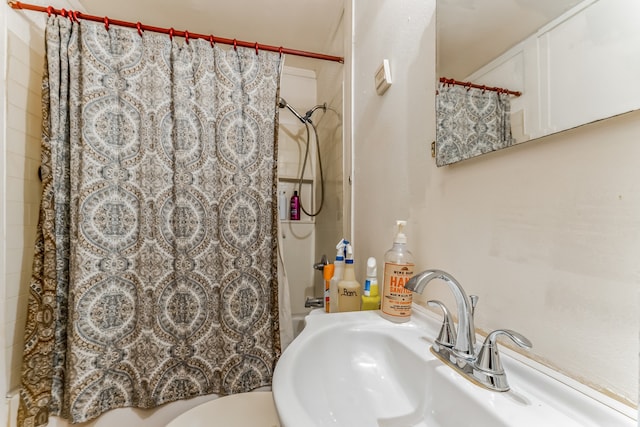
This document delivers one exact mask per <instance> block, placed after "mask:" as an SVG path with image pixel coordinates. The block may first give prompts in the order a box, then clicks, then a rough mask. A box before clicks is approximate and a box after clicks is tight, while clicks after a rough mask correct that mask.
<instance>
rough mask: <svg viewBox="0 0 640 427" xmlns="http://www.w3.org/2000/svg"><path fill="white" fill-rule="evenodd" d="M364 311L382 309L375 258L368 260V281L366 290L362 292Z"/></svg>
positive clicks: (365, 283)
mask: <svg viewBox="0 0 640 427" xmlns="http://www.w3.org/2000/svg"><path fill="white" fill-rule="evenodd" d="M362 309H363V310H378V309H380V293H379V292H378V268H377V266H376V259H375V258H374V257H369V259H368V260H367V279H366V280H365V281H364V289H363V291H362Z"/></svg>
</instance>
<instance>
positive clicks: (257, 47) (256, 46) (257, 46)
mask: <svg viewBox="0 0 640 427" xmlns="http://www.w3.org/2000/svg"><path fill="white" fill-rule="evenodd" d="M255 48H256V55H257V54H258V50H259V49H260V45H258V42H256V45H255Z"/></svg>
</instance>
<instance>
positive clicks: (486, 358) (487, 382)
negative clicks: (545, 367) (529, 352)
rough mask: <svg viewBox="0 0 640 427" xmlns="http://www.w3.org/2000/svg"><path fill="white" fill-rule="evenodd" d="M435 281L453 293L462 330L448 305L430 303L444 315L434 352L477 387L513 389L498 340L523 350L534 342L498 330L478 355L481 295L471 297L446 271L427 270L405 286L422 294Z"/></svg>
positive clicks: (496, 389) (433, 348)
mask: <svg viewBox="0 0 640 427" xmlns="http://www.w3.org/2000/svg"><path fill="white" fill-rule="evenodd" d="M433 279H441V280H444V281H445V282H446V283H447V285H448V286H449V289H451V292H453V296H454V297H455V300H456V305H457V309H458V328H457V329H458V330H457V332H456V330H455V328H454V327H453V326H452V325H451V323H452V321H451V317H450V315H449V312H448V310H447V308H446V307H445V306H444V304H442V303H441V302H440V301H428V302H427V303H428V304H429V305H431V306H435V307H440V308H441V309H442V312H443V314H444V322H443V324H442V328H441V330H440V334H439V335H438V337H437V338H436V340H435V342H434V344H433V346H432V347H431V352H432V353H433V354H435V355H436V356H437V357H438V358H439V359H441V360H442V361H443V362H444V363H445V364H447V365H449V366H450V367H451V368H453V369H454V370H456V371H457V372H459V373H460V374H461V375H462V376H464V377H466V378H467V379H469V380H471V381H472V382H474V383H475V384H478V385H480V386H482V387H485V388H488V389H490V390H495V391H507V390H509V383H508V382H507V376H506V373H505V372H504V369H503V368H502V363H500V356H499V354H498V344H497V338H498V336H502V335H504V336H507V337H509V338H511V339H512V340H513V342H515V343H516V344H517V345H519V346H520V347H523V348H527V349H530V348H531V342H530V341H529V340H528V339H527V338H525V337H524V336H522V335H521V334H519V333H517V332H515V331H511V330H506V329H498V330H496V331H493V332H492V333H490V334H489V336H487V338H486V339H485V342H484V344H483V345H482V346H481V347H480V350H479V351H478V352H476V349H475V343H476V332H475V327H474V324H473V315H474V311H475V307H476V304H477V302H478V297H477V296H475V295H471V296H467V293H466V292H465V291H464V288H463V287H462V286H461V285H460V283H458V281H457V280H456V279H454V277H453V276H452V275H450V274H449V273H447V272H445V271H442V270H426V271H423V272H422V273H418V274H417V275H415V276H413V277H412V278H411V279H409V281H408V282H407V283H405V285H404V287H405V288H406V289H409V290H411V291H413V292H418V293H421V292H422V291H423V290H424V288H425V287H426V286H427V284H428V283H429V282H431V281H432V280H433Z"/></svg>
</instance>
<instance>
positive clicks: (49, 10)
mask: <svg viewBox="0 0 640 427" xmlns="http://www.w3.org/2000/svg"><path fill="white" fill-rule="evenodd" d="M52 13H53V6H49V7H48V8H47V15H49V16H51V14H52Z"/></svg>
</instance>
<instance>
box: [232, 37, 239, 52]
mask: <svg viewBox="0 0 640 427" xmlns="http://www.w3.org/2000/svg"><path fill="white" fill-rule="evenodd" d="M233 50H238V41H237V40H236V39H233Z"/></svg>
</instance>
